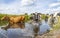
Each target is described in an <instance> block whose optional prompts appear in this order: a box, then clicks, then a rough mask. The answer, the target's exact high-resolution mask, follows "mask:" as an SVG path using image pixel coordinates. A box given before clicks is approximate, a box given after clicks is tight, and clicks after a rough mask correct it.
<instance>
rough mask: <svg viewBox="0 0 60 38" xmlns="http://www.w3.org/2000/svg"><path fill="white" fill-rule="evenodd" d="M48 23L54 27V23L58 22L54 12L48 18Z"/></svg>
mask: <svg viewBox="0 0 60 38" xmlns="http://www.w3.org/2000/svg"><path fill="white" fill-rule="evenodd" d="M48 23H49V25H50V26H51V27H52V28H53V25H54V24H55V23H57V18H56V17H54V16H53V14H51V16H50V18H49V19H48Z"/></svg>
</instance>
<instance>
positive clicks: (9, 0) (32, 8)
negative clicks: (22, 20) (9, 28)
mask: <svg viewBox="0 0 60 38" xmlns="http://www.w3.org/2000/svg"><path fill="white" fill-rule="evenodd" d="M34 12H38V13H44V14H46V13H49V14H51V13H56V12H60V0H0V13H4V14H24V13H28V14H30V13H34Z"/></svg>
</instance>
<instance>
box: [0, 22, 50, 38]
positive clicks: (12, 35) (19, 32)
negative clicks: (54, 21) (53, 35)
mask: <svg viewBox="0 0 60 38" xmlns="http://www.w3.org/2000/svg"><path fill="white" fill-rule="evenodd" d="M25 25H26V27H25V29H20V28H16V29H12V28H10V29H8V30H7V31H5V30H2V29H0V37H4V36H3V35H2V34H1V33H3V34H7V35H8V37H9V38H19V37H20V36H33V35H34V31H33V25H32V24H29V23H25ZM47 30H50V26H49V25H48V23H47V22H45V21H42V24H41V25H40V29H39V32H38V34H44V33H45V32H47Z"/></svg>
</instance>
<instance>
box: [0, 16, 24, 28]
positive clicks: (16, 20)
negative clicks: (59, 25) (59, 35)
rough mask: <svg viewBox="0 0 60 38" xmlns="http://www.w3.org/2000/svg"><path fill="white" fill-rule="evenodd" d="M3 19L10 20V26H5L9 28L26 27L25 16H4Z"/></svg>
mask: <svg viewBox="0 0 60 38" xmlns="http://www.w3.org/2000/svg"><path fill="white" fill-rule="evenodd" d="M1 20H5V21H8V22H9V24H8V26H6V27H5V29H8V28H19V27H20V28H24V27H25V16H23V15H22V16H16V17H12V16H4V17H2V18H1Z"/></svg>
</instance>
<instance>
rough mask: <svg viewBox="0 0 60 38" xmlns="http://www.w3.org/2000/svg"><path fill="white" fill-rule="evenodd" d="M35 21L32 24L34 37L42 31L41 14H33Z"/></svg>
mask: <svg viewBox="0 0 60 38" xmlns="http://www.w3.org/2000/svg"><path fill="white" fill-rule="evenodd" d="M31 19H32V20H33V21H32V22H31V24H32V25H33V31H34V36H37V35H38V31H39V29H40V24H41V22H40V13H33V15H32V18H31Z"/></svg>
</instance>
